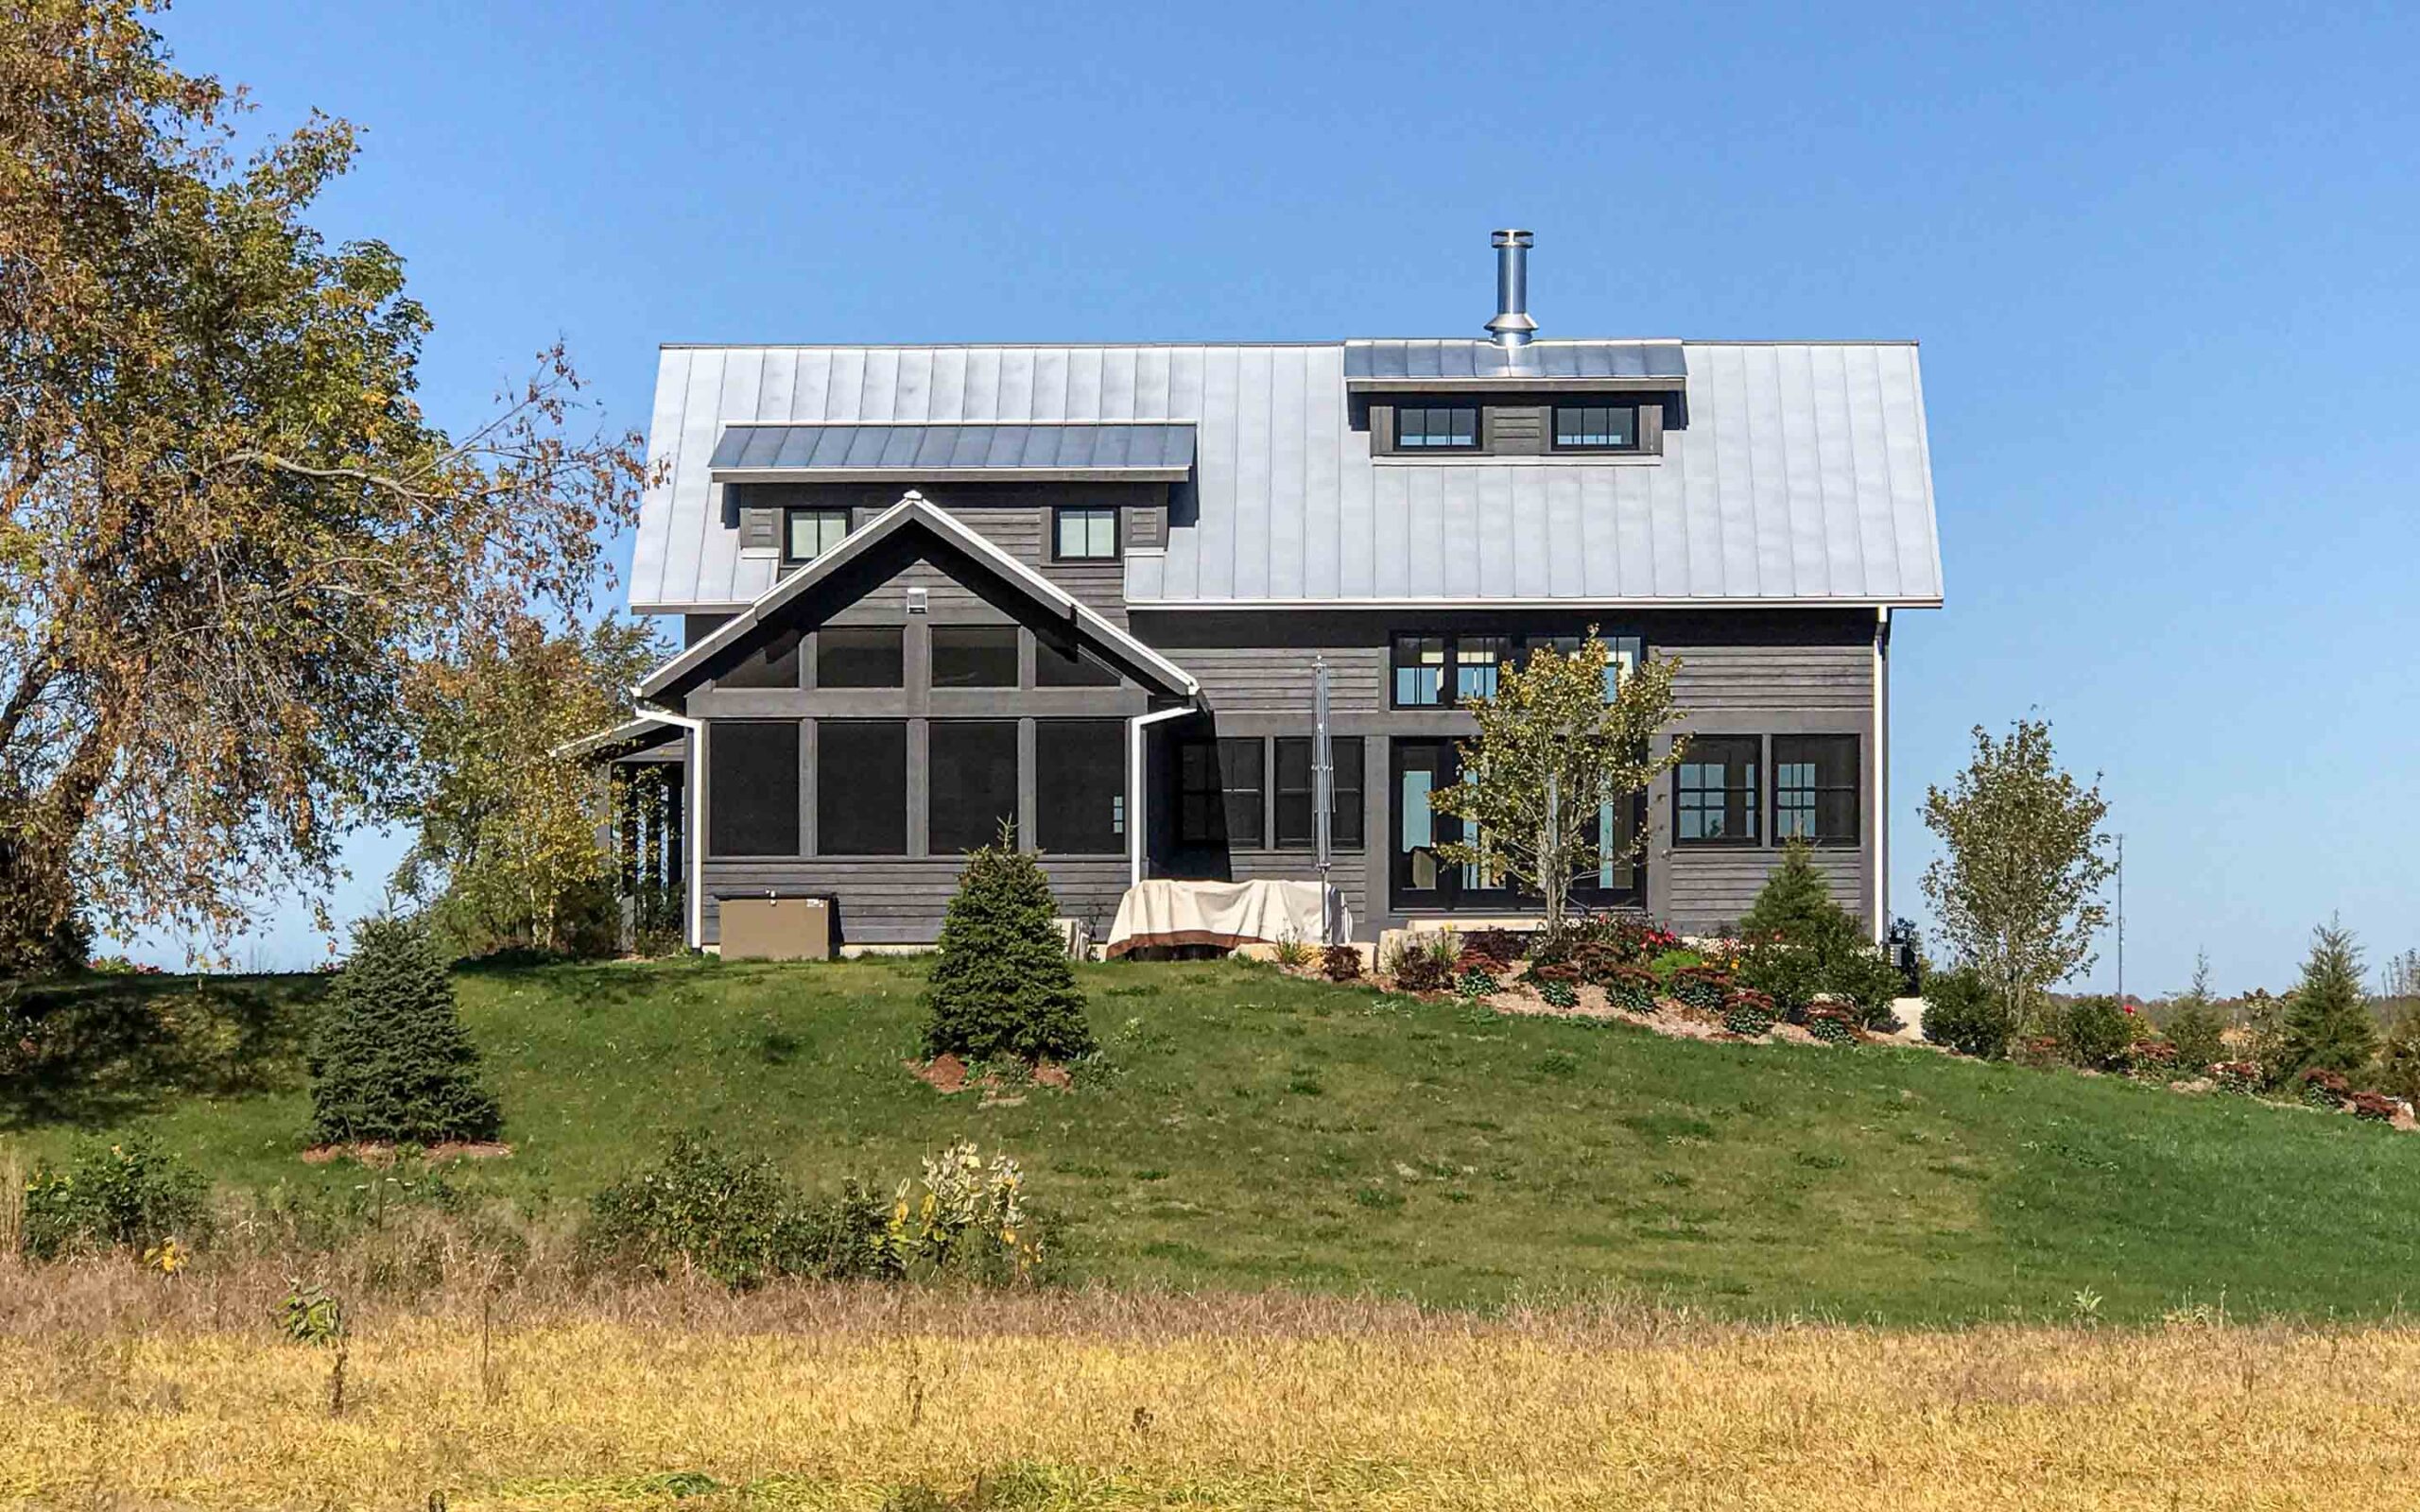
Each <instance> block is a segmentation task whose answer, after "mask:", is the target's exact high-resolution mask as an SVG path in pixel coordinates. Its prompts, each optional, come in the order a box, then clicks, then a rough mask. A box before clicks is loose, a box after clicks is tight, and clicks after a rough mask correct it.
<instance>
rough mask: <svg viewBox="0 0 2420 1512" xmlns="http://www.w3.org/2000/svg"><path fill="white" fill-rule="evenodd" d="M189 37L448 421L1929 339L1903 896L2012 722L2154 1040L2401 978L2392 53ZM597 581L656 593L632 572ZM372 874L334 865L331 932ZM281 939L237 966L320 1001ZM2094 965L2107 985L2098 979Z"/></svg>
mask: <svg viewBox="0 0 2420 1512" xmlns="http://www.w3.org/2000/svg"><path fill="white" fill-rule="evenodd" d="M1962 9H1963V8H1956V7H1945V6H1924V7H1920V8H1910V9H1906V10H1903V11H1897V12H1892V11H1886V10H1885V9H1881V8H1876V7H1866V8H1858V9H1855V10H1850V9H1841V8H1839V7H1809V8H1806V9H1768V8H1760V7H1728V6H1720V7H1719V6H1663V7H1651V6H1638V7H1619V8H1613V7H1583V6H1577V5H1574V6H1567V7H1530V6H1517V5H1494V6H1473V5H1455V6H1426V5H1418V4H1407V3H1391V4H1387V5H1384V6H1369V7H1363V8H1333V9H1331V8H1325V7H1318V6H1311V5H1303V4H1289V5H1282V6H1259V5H1236V4H1222V5H1215V6H1210V5H1204V6H1194V7H1186V8H1164V7H1157V6H1133V5H1119V6H1115V7H1106V8H1099V9H1079V8H1073V7H1001V6H996V5H982V6H957V5H891V6H870V7H865V8H861V9H838V8H835V9H821V8H810V7H801V6H775V5H765V4H755V3H750V0H719V3H708V4H693V5H679V6H674V5H665V6H661V7H641V6H636V5H628V4H613V3H601V0H600V3H593V4H584V5H580V6H577V7H562V8H560V9H552V8H543V7H536V6H529V7H514V6H505V5H494V6H488V5H478V6H473V5H455V4H427V3H423V4H415V5H409V6H405V5H394V4H386V5H361V6H351V5H347V6H331V5H326V4H309V5H305V4H268V3H252V4H244V3H237V0H230V3H227V4H223V5H204V4H198V3H197V4H190V5H188V6H186V7H185V8H183V9H179V10H177V11H175V12H172V13H171V14H170V16H169V17H168V18H167V20H166V22H165V24H164V29H165V30H166V31H167V33H168V34H169V36H170V38H171V40H172V42H173V43H174V45H175V46H176V47H177V49H178V53H179V57H180V60H181V61H182V63H183V64H184V65H185V66H186V67H188V68H191V69H195V70H200V71H207V72H213V73H217V74H219V75H221V76H223V77H227V78H229V79H231V80H240V81H244V82H247V83H249V84H251V86H252V87H253V89H254V92H255V94H256V96H257V98H258V99H259V101H260V103H261V105H262V106H263V110H262V112H261V115H260V117H259V119H260V122H261V123H262V124H263V125H265V126H279V125H285V124H290V123H291V122H293V121H295V120H298V119H300V118H301V116H302V113H303V112H305V111H306V110H308V109H309V108H311V107H313V106H317V107H319V108H320V109H323V110H326V111H328V112H333V113H337V114H341V115H344V116H347V117H349V118H351V119H352V120H354V121H355V122H357V123H358V124H360V125H361V126H362V127H363V128H364V129H365V133H366V134H365V142H366V146H367V152H366V155H365V157H364V159H363V161H362V163H361V165H360V167H359V169H358V171H357V172H356V173H355V174H354V176H353V177H352V178H351V179H350V180H347V181H346V182H345V183H344V184H343V185H342V186H341V187H339V188H338V190H337V192H336V193H335V194H334V195H333V196H331V197H330V198H329V199H328V200H326V201H325V203H324V206H323V209H322V212H321V215H320V222H321V224H322V225H323V226H324V227H325V228H326V229H327V230H328V231H329V232H331V233H332V234H334V235H337V236H340V237H341V236H353V235H374V236H378V237H381V238H383V239H385V240H387V241H389V242H390V243H392V244H393V245H394V246H395V247H396V248H397V249H399V250H400V251H401V252H402V253H403V254H404V255H405V256H406V259H407V260H408V262H409V266H410V271H411V278H412V286H413V290H414V292H415V293H416V294H417V295H418V296H419V297H420V298H421V299H422V300H423V301H425V302H426V303H427V304H428V305H429V307H430V309H431V310H432V311H433V312H434V314H435V316H436V318H437V320H438V330H437V334H436V336H435V338H434V339H433V341H432V343H431V346H430V350H429V354H428V362H427V367H426V384H425V391H424V398H425V400H426V401H427V403H428V404H429V405H430V407H431V409H432V411H433V412H434V413H436V414H437V415H439V416H440V417H441V418H447V419H453V420H461V419H467V418H468V417H470V416H472V415H474V414H475V413H477V412H478V411H479V409H480V408H481V406H482V405H483V404H484V402H485V400H486V398H487V396H488V395H489V393H490V392H491V391H492V390H493V388H494V387H496V386H497V385H498V384H499V383H501V382H504V381H506V380H508V379H510V378H512V377H514V376H516V375H517V374H518V373H519V372H520V370H521V368H522V365H523V361H524V359H525V358H526V357H527V354H528V353H530V352H534V351H535V350H536V349H538V348H539V347H541V346H543V345H544V344H545V343H546V342H548V341H550V340H551V339H553V338H554V337H555V336H556V335H558V334H560V335H563V336H565V337H567V338H568V339H569V341H570V343H571V345H572V348H573V351H574V352H575V354H576V356H577V358H578V359H579V362H580V363H581V365H582V367H583V368H584V369H585V370H586V371H587V372H588V373H589V374H590V375H591V376H592V377H593V378H594V379H595V380H596V392H597V393H598V395H599V396H601V398H602V399H603V400H604V402H605V403H606V404H608V405H609V406H611V408H612V410H613V411H614V414H615V415H616V416H617V417H620V418H621V419H623V420H624V421H626V422H627V423H631V424H635V425H642V426H643V425H644V424H645V421H646V417H647V413H648V398H649V387H650V384H651V381H652V374H653V364H654V352H655V347H656V344H657V343H658V342H661V341H668V340H675V341H716V340H814V341H821V340H836V341H922V340H1076V341H1086V340H1127V339H1183V338H1196V337H1201V338H1227V339H1237V338H1239V339H1297V338H1337V337H1343V336H1352V335H1476V334H1477V333H1478V327H1479V324H1480V323H1481V322H1482V321H1484V320H1485V319H1486V318H1487V317H1488V316H1489V315H1490V314H1492V313H1493V288H1492V284H1491V277H1492V274H1491V264H1490V261H1489V256H1490V254H1489V253H1488V250H1487V239H1486V233H1487V232H1488V231H1489V230H1490V229H1491V228H1493V227H1496V226H1502V225H1521V226H1529V227H1533V228H1535V230H1536V231H1537V232H1538V250H1537V252H1536V254H1535V260H1534V263H1533V265H1532V275H1531V302H1532V307H1533V309H1534V310H1535V312H1536V313H1537V315H1538V317H1539V319H1540V321H1541V323H1542V325H1543V326H1544V327H1545V328H1546V330H1547V333H1548V334H1550V335H1678V336H1687V337H1716V336H1734V337H1901V336H1912V337H1916V338H1918V339H1920V340H1921V341H1922V342H1923V343H1924V363H1925V379H1926V388H1927V402H1928V406H1929V416H1930V426H1931V438H1932V454H1933V468H1934V477H1935V483H1936V487H1937V490H1938V495H1939V501H1940V514H1941V530H1942V539H1943V552H1944V556H1945V567H1946V573H1947V578H1948V594H1949V607H1948V608H1947V609H1946V610H1942V611H1939V612H1925V613H1909V614H1905V615H1903V616H1902V617H1901V620H1900V624H1899V627H1898V631H1897V637H1896V642H1895V652H1896V673H1895V679H1896V680H1895V682H1894V686H1893V694H1894V697H1895V699H1896V703H1895V707H1894V722H1895V727H1896V728H1895V732H1896V747H1895V761H1896V774H1895V778H1896V782H1895V788H1896V790H1895V792H1894V795H1893V814H1892V821H1893V833H1894V835H1895V838H1896V846H1895V850H1894V867H1893V901H1894V903H1895V905H1896V907H1897V910H1898V911H1901V912H1907V913H1911V914H1919V915H1920V909H1921V899H1920V897H1919V894H1918V891H1917V886H1916V879H1917V876H1918V874H1919V873H1920V871H1921V869H1922V868H1923V866H1924V864H1925V862H1926V861H1927V858H1928V857H1929V855H1930V853H1931V851H1930V847H1929V845H1928V837H1927V835H1926V834H1925V833H1924V832H1923V830H1922V829H1921V827H1920V825H1919V823H1918V822H1917V817H1916V810H1917V806H1918V804H1919V803H1920V802H1921V800H1922V798H1923V793H1924V787H1925V784H1926V783H1927V782H1930V781H1945V780H1946V778H1947V776H1948V774H1949V773H1950V772H1951V771H1952V770H1953V769H1954V768H1955V767H1956V766H1957V765H1959V764H1960V763H1961V761H1962V756H1963V752H1964V748H1965V745H1966V740H1967V734H1966V731H1967V730H1968V727H1969V726H1971V725H1973V724H1975V723H1977V722H1978V721H1980V722H1984V723H1987V724H1991V725H1994V726H1999V725H2004V724H2005V722H2006V721H2007V720H2008V719H2010V718H2011V717H2012V716H2014V715H2016V714H2019V713H2024V712H2025V711H2027V710H2039V711H2040V712H2042V713H2044V714H2047V715H2048V717H2050V718H2051V719H2052V720H2053V721H2054V724H2055V727H2056V731H2057V738H2058V743H2059V747H2060V749H2061V751H2062V753H2063V755H2064V756H2065V757H2066V760H2067V761H2068V763H2069V765H2072V766H2073V767H2075V768H2077V769H2079V770H2080V771H2082V772H2084V773H2087V774H2088V773H2090V772H2092V771H2095V770H2100V771H2102V772H2105V773H2106V791H2107V793H2108V795H2109V797H2110V799H2111V800H2112V802H2113V805H2114V816H2115V822H2116V827H2118V828H2119V829H2122V830H2123V831H2124V832H2125V833H2126V836H2127V857H2128V870H2127V902H2128V913H2129V920H2130V921H2129V928H2128V932H2127V933H2128V940H2127V957H2126V958H2127V985H2128V987H2129V988H2134V989H2136V990H2143V991H2157V990H2162V989H2165V988H2172V987H2174V986H2177V985H2179V984H2180V983H2181V982H2182V980H2183V979H2184V977H2185V976H2186V974H2187V972H2188V971H2189V970H2190V968H2191V965H2192V961H2193V955H2194V952H2195V950H2196V949H2197V948H2206V949H2207V950H2208V952H2209V954H2210V958H2211V961H2212V963H2213V966H2214V968H2215V970H2216V973H2217V977H2218V981H2219V984H2220V985H2221V987H2222V988H2227V989H2230V990H2233V989H2237V988H2242V987H2245V986H2249V985H2252V984H2254V983H2268V984H2272V985H2283V983H2284V982H2285V981H2286V980H2287V979H2288V977H2289V976H2290V971H2291V970H2292V967H2293V965H2294V963H2295V961H2296V959H2297V958H2298V957H2299V955H2300V954H2301V952H2302V948H2303V945H2304V941H2305V939H2306V937H2307V936H2308V931H2309V929H2310V927H2311V925H2312V924H2313V923H2314V922H2315V921H2318V920H2322V919H2326V918H2327V917H2328V916H2329V915H2330V914H2334V913H2340V912H2341V914H2342V918H2343V919H2344V921H2345V922H2346V923H2347V924H2350V925H2352V926H2353V927H2354V928H2356V929H2357V930H2359V933H2360V934H2361V936H2362V937H2363V939H2364V940H2365V941H2366V942H2367V943H2368V944H2369V946H2370V947H2371V954H2372V958H2373V961H2374V962H2375V961H2376V960H2378V959H2381V958H2383V956H2384V955H2385V954H2388V953H2389V952H2390V951H2394V950H2400V949H2402V948H2404V947H2406V946H2409V945H2412V944H2415V943H2420V872H2415V867H2420V803H2415V801H2414V799H2413V795H2412V793H2411V788H2412V786H2413V784H2414V781H2415V778H2420V697H2415V693H2420V688H2416V687H2415V683H2420V678H2415V674H2414V671H2413V658H2412V643H2413V641H2414V639H2415V634H2416V633H2420V609H2415V607H2414V597H2415V596H2414V593H2413V585H2414V582H2415V579H2420V522H2416V521H2415V516H2420V509H2415V506H2420V484H2415V481H2414V480H2415V478H2420V361H2416V360H2415V353H2420V250H2415V249H2420V89H2415V88H2414V87H2413V69H2414V64H2415V61H2420V10H2415V9H2414V8H2411V7H2408V6H2406V7H2394V6H2385V5H2381V6H2377V7H2375V8H2359V7H2337V8H2329V13H2328V14H2325V15H2322V14H2319V13H2317V11H2316V10H2315V9H2314V10H2311V11H2306V10H2305V9H2304V8H2279V7H2273V6H2260V7H2243V8H2240V9H2221V8H2217V7H2176V8H2173V9H2126V10H2123V11H2114V10H2109V9H2104V8H2100V7H2076V8H2062V7H2050V6H2029V7H2024V8H2010V9H2009V11H2008V13H2006V14H2004V15H2002V16H2000V17H1998V18H1997V19H1991V20H1983V21H1973V20H1966V19H1961V18H1960V17H1959V16H1957V15H1955V14H1954V12H1957V11H1960V10H1962ZM617 555H618V556H619V557H620V558H622V559H624V560H627V558H628V555H629V545H628V542H627V541H622V542H620V543H619V545H618V551H617ZM393 853H394V846H393V843H392V842H391V840H379V839H372V840H370V841H366V842H365V843H364V844H363V845H362V846H361V847H360V848H359V858H358V861H359V864H358V868H357V869H358V871H359V872H360V880H359V883H358V884H357V885H356V886H355V887H354V889H352V890H350V891H349V892H348V894H347V895H346V898H345V900H344V902H345V904H346V906H347V907H349V908H358V907H359V906H360V901H361V899H363V898H364V897H374V896H375V894H376V884H377V883H378V881H379V880H380V878H381V877H382V876H383V874H384V872H385V870H386V868H387V867H388V866H389V864H391V861H392V858H393ZM310 938H311V936H310V935H309V932H308V930H307V928H306V927H305V926H304V924H303V922H302V920H300V919H288V920H285V921H283V922H282V923H281V925H280V927H279V928H278V929H277V930H276V931H275V932H274V933H273V935H272V936H271V937H270V938H269V940H268V942H267V943H266V944H265V945H263V946H261V947H260V948H259V951H258V953H257V954H256V957H255V958H260V959H274V960H285V959H294V958H298V957H300V956H301V955H302V954H306V953H307V952H308V951H309V950H310V949H311V948H312V947H311V946H310V944H309V941H310ZM2111 967H2112V962H2111V959H2110V953H2109V952H2108V951H2107V950H2106V949H2104V951H2103V953H2102V962H2101V965H2100V968H2099V969H2098V970H2097V971H2096V972H2095V973H2094V976H2093V979H2094V980H2096V981H2097V982H2099V983H2100V984H2101V985H2103V986H2106V985H2107V984H2109V983H2110V981H2111V980H2112V977H2113V972H2112V970H2111Z"/></svg>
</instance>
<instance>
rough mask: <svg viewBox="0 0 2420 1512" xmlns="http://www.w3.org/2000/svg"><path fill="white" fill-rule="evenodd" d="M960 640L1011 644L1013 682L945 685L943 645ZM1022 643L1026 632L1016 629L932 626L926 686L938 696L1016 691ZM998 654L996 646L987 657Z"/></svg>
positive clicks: (928, 638)
mask: <svg viewBox="0 0 2420 1512" xmlns="http://www.w3.org/2000/svg"><path fill="white" fill-rule="evenodd" d="M959 636H967V637H974V636H983V637H991V638H994V640H995V642H996V640H997V639H998V638H1001V637H1005V638H1006V639H1007V641H1008V652H1009V680H1008V681H1006V682H943V681H942V672H941V665H942V641H943V639H945V638H951V637H959ZM1022 641H1023V632H1022V631H1021V630H1020V629H1019V628H1018V627H1016V626H1014V625H981V624H973V625H968V624H956V625H953V624H946V623H945V624H941V625H934V626H930V627H927V629H926V630H925V684H926V686H928V687H930V688H932V689H934V690H935V691H937V692H962V691H967V690H982V691H986V692H998V691H1000V690H1002V689H1008V688H1014V687H1016V686H1017V684H1018V678H1019V675H1020V667H1021V665H1022V663H1023V661H1024V654H1023V646H1022ZM998 652H999V646H998V645H997V644H993V645H992V646H990V647H989V648H987V649H986V650H985V652H984V653H983V654H984V655H986V656H996V655H997V654H998Z"/></svg>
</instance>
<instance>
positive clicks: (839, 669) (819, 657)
mask: <svg viewBox="0 0 2420 1512" xmlns="http://www.w3.org/2000/svg"><path fill="white" fill-rule="evenodd" d="M903 637H904V632H903V631H901V629H900V628H899V627H897V626H896V625H867V626H856V625H849V626H834V627H825V628H823V629H820V630H818V631H816V632H815V685H816V686H817V687H818V688H896V687H899V686H901V685H902V684H903V683H905V682H906V681H907V664H908V658H907V653H906V651H905V650H904V648H903V644H902V642H903Z"/></svg>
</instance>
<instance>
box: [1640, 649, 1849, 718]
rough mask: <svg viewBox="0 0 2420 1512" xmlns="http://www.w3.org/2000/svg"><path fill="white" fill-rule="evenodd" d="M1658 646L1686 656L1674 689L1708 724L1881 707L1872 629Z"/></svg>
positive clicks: (1689, 710)
mask: <svg viewBox="0 0 2420 1512" xmlns="http://www.w3.org/2000/svg"><path fill="white" fill-rule="evenodd" d="M1657 654H1659V655H1664V656H1677V657H1679V658H1680V659H1681V671H1680V675H1679V676H1678V677H1676V678H1674V679H1672V691H1673V696H1674V697H1675V698H1676V699H1677V700H1678V702H1679V703H1680V706H1681V708H1682V709H1683V710H1684V711H1685V712H1686V713H1687V714H1688V715H1689V716H1690V719H1691V721H1692V723H1693V724H1699V725H1703V726H1704V727H1705V728H1707V729H1711V728H1713V725H1714V723H1715V722H1716V721H1718V720H1720V719H1722V718H1725V717H1727V716H1730V715H1734V714H1749V713H1756V714H1761V713H1775V712H1784V713H1794V714H1795V713H1815V712H1818V711H1821V712H1824V713H1831V712H1834V711H1840V710H1846V711H1849V712H1851V713H1856V714H1859V715H1862V716H1864V717H1866V718H1868V719H1870V718H1872V716H1873V713H1874V642H1873V638H1872V633H1871V631H1870V630H1869V631H1868V633H1867V635H1866V636H1865V637H1864V638H1863V639H1860V640H1858V641H1856V642H1854V643H1852V644H1845V645H1757V644H1744V645H1743V644H1728V645H1668V646H1661V647H1658V648H1657Z"/></svg>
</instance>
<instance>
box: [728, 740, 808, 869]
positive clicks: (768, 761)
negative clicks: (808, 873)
mask: <svg viewBox="0 0 2420 1512" xmlns="http://www.w3.org/2000/svg"><path fill="white" fill-rule="evenodd" d="M798 778H799V768H798V722H797V721H796V720H792V719H782V720H771V719H717V720H714V721H712V722H711V723H709V724H708V725H707V727H706V812H707V815H708V816H709V821H710V822H709V823H708V826H707V839H708V844H709V848H710V849H711V851H713V853H714V854H716V855H718V856H794V855H796V854H798Z"/></svg>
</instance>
